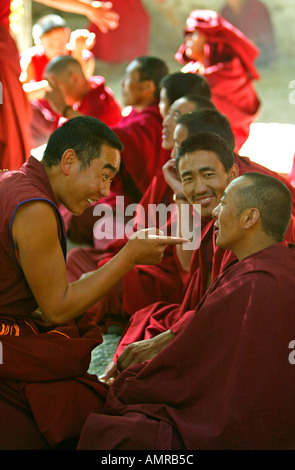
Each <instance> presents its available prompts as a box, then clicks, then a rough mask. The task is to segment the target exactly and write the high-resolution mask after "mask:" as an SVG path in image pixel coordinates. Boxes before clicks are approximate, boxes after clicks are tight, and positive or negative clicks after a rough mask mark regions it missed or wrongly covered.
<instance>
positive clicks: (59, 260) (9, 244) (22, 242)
mask: <svg viewBox="0 0 295 470" xmlns="http://www.w3.org/2000/svg"><path fill="white" fill-rule="evenodd" d="M121 150H122V143H121V142H120V140H119V139H118V137H117V136H116V134H115V133H114V132H113V131H112V130H111V129H110V128H109V127H108V126H106V125H105V124H104V123H102V122H101V121H98V120H97V119H95V118H92V117H90V116H79V117H76V118H73V119H70V120H69V121H67V122H66V123H65V124H64V125H63V126H61V127H60V128H58V129H56V131H54V132H53V134H52V135H51V136H50V139H49V141H48V144H47V146H46V149H45V151H44V155H43V159H42V161H41V162H39V161H38V160H37V159H35V158H34V157H30V158H29V159H28V161H27V162H26V163H25V164H24V165H23V166H22V167H21V169H20V170H19V171H14V172H9V171H7V172H3V173H2V174H1V176H0V179H1V184H0V191H1V208H0V211H1V217H0V220H1V233H2V237H1V241H0V252H1V266H2V269H1V270H0V271H1V275H0V276H1V282H0V284H1V293H0V305H1V315H0V337H1V346H2V350H3V363H2V364H0V378H1V381H0V414H1V429H0V434H1V436H0V437H1V438H0V447H1V449H19V450H20V449H23V450H24V449H49V448H50V449H53V448H73V447H75V445H76V443H77V439H78V437H79V434H80V431H81V429H82V426H83V423H84V421H85V419H86V417H87V416H88V414H89V413H90V412H91V411H96V410H97V407H100V406H101V404H102V403H103V400H104V397H105V393H106V389H105V386H104V385H103V384H102V383H99V382H98V380H97V378H96V377H95V376H90V375H89V374H87V370H88V367H89V362H90V358H91V351H92V349H93V348H94V347H96V346H97V345H98V344H99V343H101V342H102V336H101V332H100V329H99V328H98V327H97V326H96V325H95V324H93V322H92V320H91V318H89V316H88V315H87V314H86V313H85V311H86V310H87V309H88V308H89V307H91V305H93V304H94V303H95V302H97V301H98V299H99V298H100V297H101V296H102V295H104V294H105V293H106V292H107V290H108V289H110V288H111V287H112V285H114V284H115V283H116V282H117V281H118V280H119V278H120V277H121V276H123V275H124V274H126V272H127V271H128V270H129V269H132V267H133V266H134V265H135V264H136V263H137V262H138V263H140V264H144V263H145V262H147V263H158V262H160V261H161V259H162V257H163V252H164V249H165V248H166V247H167V245H168V244H169V243H182V242H184V241H185V240H183V239H181V238H174V239H171V238H169V237H161V236H156V233H157V231H156V232H155V230H150V231H141V232H139V233H136V234H134V236H133V237H131V238H130V239H129V240H128V242H127V244H126V245H125V246H124V248H123V249H122V250H121V251H120V252H119V253H118V254H117V256H116V257H114V258H113V260H111V261H110V262H109V263H108V264H107V265H106V266H104V267H103V268H102V269H101V270H96V271H95V272H93V273H92V274H88V276H85V277H84V278H83V279H81V280H79V281H77V282H74V283H69V282H68V280H67V278H66V268H65V260H66V250H67V247H66V237H65V233H64V225H63V220H62V217H61V214H60V212H59V210H58V207H59V205H60V204H63V205H64V206H65V207H66V208H67V209H68V210H69V211H71V212H73V213H75V214H81V213H83V211H84V210H85V209H86V208H87V207H89V206H90V205H91V203H92V201H93V200H98V199H100V198H101V197H107V196H108V194H109V191H110V184H111V181H112V179H113V178H114V177H115V175H116V174H117V172H118V171H119V167H120V151H121ZM151 232H152V233H151ZM151 235H152V236H151ZM49 397H50V398H49ZM60 446H61V447H60ZM64 446H66V447H64Z"/></svg>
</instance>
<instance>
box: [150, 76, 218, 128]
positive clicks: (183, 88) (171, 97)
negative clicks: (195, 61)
mask: <svg viewBox="0 0 295 470" xmlns="http://www.w3.org/2000/svg"><path fill="white" fill-rule="evenodd" d="M192 94H193V95H199V96H202V97H203V98H207V99H208V100H211V90H210V88H209V85H208V83H207V82H206V80H205V78H204V77H202V75H197V74H195V73H183V72H174V73H170V74H168V75H166V76H165V77H164V78H163V79H162V81H161V83H160V102H159V109H160V113H161V116H162V118H163V119H165V117H166V116H167V113H168V111H169V108H170V106H171V105H172V104H173V103H174V102H175V101H176V100H178V99H179V98H182V97H183V96H186V95H192Z"/></svg>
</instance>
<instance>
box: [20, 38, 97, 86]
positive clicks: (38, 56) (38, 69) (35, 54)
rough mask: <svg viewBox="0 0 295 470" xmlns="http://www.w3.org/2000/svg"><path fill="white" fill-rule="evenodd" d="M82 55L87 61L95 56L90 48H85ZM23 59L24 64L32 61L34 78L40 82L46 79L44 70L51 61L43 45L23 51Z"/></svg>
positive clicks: (69, 52)
mask: <svg viewBox="0 0 295 470" xmlns="http://www.w3.org/2000/svg"><path fill="white" fill-rule="evenodd" d="M68 54H71V51H70V50H69V51H68ZM82 57H83V60H84V61H85V62H87V61H88V60H90V59H92V58H93V57H94V56H93V53H92V52H91V51H89V50H88V49H83V51H82ZM21 61H22V62H24V64H28V63H29V62H31V63H32V65H33V68H34V72H35V77H34V80H35V81H36V82H39V81H40V80H43V79H44V76H43V74H44V70H45V68H46V65H47V64H48V63H49V62H50V59H49V58H48V57H47V56H46V55H45V53H44V49H43V46H41V45H38V46H33V47H30V48H29V49H26V50H24V51H23V52H22V53H21Z"/></svg>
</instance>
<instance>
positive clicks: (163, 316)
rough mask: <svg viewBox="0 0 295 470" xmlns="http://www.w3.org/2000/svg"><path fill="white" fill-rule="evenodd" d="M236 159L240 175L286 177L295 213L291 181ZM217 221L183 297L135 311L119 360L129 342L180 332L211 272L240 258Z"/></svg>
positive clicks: (294, 233) (292, 236)
mask: <svg viewBox="0 0 295 470" xmlns="http://www.w3.org/2000/svg"><path fill="white" fill-rule="evenodd" d="M236 163H237V165H238V167H239V174H240V175H242V174H244V173H247V172H251V171H255V172H258V173H263V174H267V175H270V176H273V177H276V178H278V179H280V180H281V181H283V182H284V183H285V184H286V185H287V186H288V187H289V189H290V190H291V193H292V200H293V214H294V213H295V211H294V208H295V206H294V203H295V192H294V188H292V187H290V185H289V183H288V182H286V180H285V179H284V178H283V177H281V176H280V175H278V174H277V173H275V172H273V171H271V170H269V169H267V168H264V167H263V166H261V165H259V164H257V163H255V162H252V161H251V160H250V159H249V158H247V157H240V156H238V155H236ZM213 224H214V221H213V220H211V221H210V222H209V223H208V224H207V226H206V228H204V229H203V231H202V238H201V246H200V248H199V249H198V250H196V251H195V252H194V254H193V256H192V260H191V266H190V273H189V280H188V282H187V285H186V286H185V287H184V290H183V291H182V294H184V296H183V299H182V301H181V302H180V303H177V302H176V303H174V302H173V301H172V302H170V303H169V301H166V302H165V300H166V299H165V297H162V299H160V301H158V302H156V303H153V302H152V301H151V302H150V304H149V305H148V304H146V307H145V308H141V309H138V311H137V312H133V315H132V317H131V318H130V320H129V324H128V325H127V328H126V330H125V332H124V334H123V336H122V338H121V340H120V342H119V344H118V347H117V350H116V352H115V355H114V361H115V362H116V360H117V358H118V356H119V355H120V354H121V353H122V351H123V350H124V349H125V348H126V346H127V345H128V344H131V343H134V342H135V341H139V340H142V339H149V338H152V337H153V336H156V335H157V334H159V333H162V332H164V331H166V330H168V329H171V331H172V332H173V333H175V334H177V333H178V332H179V331H180V330H181V329H182V328H183V325H185V324H187V323H189V322H190V320H191V317H192V315H193V311H194V309H195V307H196V306H197V305H198V303H199V302H200V301H201V299H202V297H203V295H204V294H205V292H206V290H207V288H208V279H209V275H211V282H213V280H214V279H215V278H216V277H217V276H218V275H219V274H220V273H222V272H223V271H224V269H225V268H226V267H227V266H228V265H229V264H230V263H231V262H232V261H233V260H235V259H236V258H235V256H234V255H233V253H232V252H231V251H228V250H223V249H221V248H218V247H216V245H215V235H214V225H213ZM285 240H287V241H289V242H294V243H295V222H294V217H293V216H292V219H291V222H290V225H289V228H288V230H287V233H286V234H285ZM123 279H124V278H123ZM131 287H132V285H130V289H131ZM125 289H126V287H125ZM128 294H129V298H131V300H130V302H131V303H132V302H134V303H135V304H136V301H134V300H133V299H134V295H133V296H131V297H130V295H131V292H130V290H129V291H128ZM151 298H153V297H151ZM126 303H127V301H126Z"/></svg>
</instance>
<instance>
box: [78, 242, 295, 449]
mask: <svg viewBox="0 0 295 470" xmlns="http://www.w3.org/2000/svg"><path fill="white" fill-rule="evenodd" d="M294 279H295V254H294V246H293V247H286V246H283V244H277V245H273V246H271V247H268V248H266V249H264V250H261V251H259V252H256V253H254V254H253V255H250V256H248V257H247V258H245V259H244V260H242V261H240V262H234V264H233V265H232V266H230V267H228V269H227V270H225V272H224V273H223V274H221V275H220V276H218V277H217V279H216V280H215V282H214V283H213V284H212V286H211V288H210V289H209V290H208V292H207V293H206V295H205V296H204V297H203V300H202V302H201V303H200V304H199V306H198V307H197V309H196V311H195V315H194V318H193V320H192V321H191V323H190V324H189V326H188V327H187V328H185V329H184V330H183V331H182V332H181V333H180V334H179V335H178V336H177V337H176V338H175V340H174V341H173V342H172V343H170V344H169V345H168V346H167V347H166V348H165V349H164V350H163V351H161V352H160V353H159V354H158V355H157V356H156V357H155V358H154V359H153V360H151V361H148V362H146V363H143V364H137V365H134V366H131V367H129V368H128V369H126V370H125V371H123V372H122V373H121V374H120V376H119V377H118V378H117V379H116V381H115V382H114V384H113V385H112V386H111V387H110V391H109V393H108V396H107V401H106V406H105V407H104V410H103V414H92V415H90V416H89V417H88V418H87V420H86V423H85V426H84V428H83V431H82V433H81V438H80V443H79V446H78V448H79V449H104V450H112V449H146V450H151V449H159V450H166V449H179V448H182V449H188V450H193V449H199V450H207V449H272V450H275V449H286V448H291V446H292V445H293V448H294V434H295V403H294V392H295V390H294V387H295V385H294V384H295V368H294V365H292V363H291V362H289V360H288V359H289V354H290V350H289V349H288V348H289V344H290V341H292V340H293V339H294V337H295V319H294V311H293V309H292V308H290V306H292V305H294V302H295V289H294ZM117 426H118V427H117ZM175 433H177V435H178V442H177V446H176V444H174V443H173V434H174V435H175ZM137 436H140V438H141V439H140V441H139V440H138V439H137ZM141 442H143V443H144V447H142V445H141ZM181 443H182V445H181V446H180V444H181Z"/></svg>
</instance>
